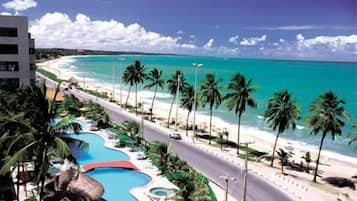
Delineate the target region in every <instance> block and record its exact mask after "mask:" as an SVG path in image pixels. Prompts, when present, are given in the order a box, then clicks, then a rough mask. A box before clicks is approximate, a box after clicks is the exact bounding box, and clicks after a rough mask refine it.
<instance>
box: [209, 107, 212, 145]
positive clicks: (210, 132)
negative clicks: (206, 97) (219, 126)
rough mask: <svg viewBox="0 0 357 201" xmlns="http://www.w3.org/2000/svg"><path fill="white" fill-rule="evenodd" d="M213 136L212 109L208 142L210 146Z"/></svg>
mask: <svg viewBox="0 0 357 201" xmlns="http://www.w3.org/2000/svg"><path fill="white" fill-rule="evenodd" d="M211 134H212V108H211V109H210V112H209V140H208V144H211Z"/></svg>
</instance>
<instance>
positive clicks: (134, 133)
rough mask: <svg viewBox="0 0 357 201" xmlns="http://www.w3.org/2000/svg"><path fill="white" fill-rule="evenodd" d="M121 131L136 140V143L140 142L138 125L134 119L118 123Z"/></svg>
mask: <svg viewBox="0 0 357 201" xmlns="http://www.w3.org/2000/svg"><path fill="white" fill-rule="evenodd" d="M119 129H120V131H121V133H123V134H126V135H128V136H130V137H131V138H134V139H135V140H136V143H137V144H140V125H139V124H138V123H137V122H135V121H124V122H123V123H122V124H120V125H119Z"/></svg>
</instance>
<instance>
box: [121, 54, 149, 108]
mask: <svg viewBox="0 0 357 201" xmlns="http://www.w3.org/2000/svg"><path fill="white" fill-rule="evenodd" d="M145 77H146V74H145V67H144V65H141V63H140V61H138V60H136V61H134V63H133V64H131V65H130V66H128V67H127V68H126V69H125V71H124V74H123V81H124V82H125V83H129V84H130V88H129V93H128V97H127V99H126V102H125V105H127V103H128V98H129V94H130V90H131V86H132V85H135V113H136V114H137V113H138V110H137V108H138V84H140V83H143V82H144V79H145Z"/></svg>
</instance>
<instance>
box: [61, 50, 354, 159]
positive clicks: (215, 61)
mask: <svg viewBox="0 0 357 201" xmlns="http://www.w3.org/2000/svg"><path fill="white" fill-rule="evenodd" d="M123 59H124V60H123ZM134 60H140V61H141V62H142V64H144V65H145V67H146V68H147V70H150V69H152V68H158V69H161V70H163V73H164V78H165V79H168V78H169V77H170V75H171V74H173V73H174V72H175V71H176V70H177V69H180V70H182V71H183V72H184V74H185V77H186V80H187V82H189V83H190V84H192V85H193V84H194V73H195V71H194V69H193V67H192V63H202V64H203V66H202V67H200V69H199V71H198V87H199V86H200V83H201V81H202V80H203V79H204V76H205V74H206V73H214V74H215V75H216V77H217V78H221V79H222V82H221V86H222V92H223V93H224V91H225V86H226V85H227V83H228V82H229V79H230V78H231V77H232V76H233V74H235V73H238V72H240V73H242V74H244V75H245V77H246V78H252V79H253V83H254V85H256V86H257V87H258V89H257V91H256V92H255V93H254V94H253V97H254V99H255V100H256V101H257V103H258V107H257V108H256V109H248V110H247V111H246V113H244V114H243V119H242V124H243V125H246V126H253V127H258V128H259V129H261V130H264V131H271V132H273V131H272V130H271V129H270V128H269V127H268V126H267V124H266V123H265V122H264V119H263V118H262V116H263V113H264V111H265V109H266V107H267V101H268V100H269V98H270V97H271V96H272V95H273V93H274V92H276V91H278V90H285V89H287V90H288V91H289V92H291V93H292V95H293V97H294V98H295V99H296V101H297V103H298V105H299V106H300V109H301V112H302V114H301V116H302V119H301V120H299V122H298V125H299V126H298V128H297V129H296V130H295V131H290V130H289V131H287V132H286V133H284V134H283V136H282V137H284V138H287V139H292V140H298V141H303V142H306V143H309V144H313V145H318V144H319V141H320V136H313V135H311V134H310V131H311V130H310V129H309V128H308V127H307V126H306V124H305V121H304V118H305V117H306V116H307V114H308V108H309V106H310V104H311V102H312V101H313V100H314V99H315V98H316V97H318V96H319V95H320V94H322V93H324V92H327V91H329V90H332V91H333V92H335V93H336V94H337V95H338V97H340V98H342V99H344V100H345V101H346V106H345V108H346V110H347V112H348V113H349V114H350V115H351V116H352V118H353V120H354V121H357V63H342V62H312V61H278V60H258V59H238V58H217V57H194V56H169V55H121V56H86V57H75V58H70V59H65V60H64V61H63V62H62V63H61V64H60V67H61V68H62V69H63V70H65V71H68V72H72V73H73V74H74V75H76V76H78V77H84V76H85V77H86V81H95V82H99V83H101V84H106V85H108V86H111V85H112V77H113V76H112V73H113V66H114V68H115V75H116V81H115V82H116V83H118V82H119V77H120V76H121V72H122V70H123V69H124V68H125V67H126V66H128V65H129V64H131V63H132V62H133V61H134ZM139 88H140V90H143V89H142V88H141V87H140V86H139ZM145 90H146V89H145ZM116 93H118V92H116ZM158 99H159V100H161V101H165V102H169V101H170V100H171V97H170V96H169V95H168V94H167V90H166V89H163V90H162V91H160V94H159V95H158ZM198 110H199V111H200V113H207V109H203V108H198ZM214 115H215V116H217V117H220V118H221V119H223V120H224V121H226V122H229V123H232V124H236V121H237V120H236V116H235V114H234V113H233V112H227V110H226V109H225V107H224V105H222V106H221V107H219V108H218V109H217V110H215V111H214ZM351 129H352V128H351V123H347V125H346V126H345V127H344V129H343V135H342V136H341V137H337V138H336V139H335V141H332V140H331V138H328V139H327V140H325V144H324V148H325V149H327V150H331V151H335V152H337V153H341V154H344V155H347V156H352V157H356V156H357V152H355V151H354V150H353V147H352V146H348V137H347V136H348V133H349V132H350V131H351Z"/></svg>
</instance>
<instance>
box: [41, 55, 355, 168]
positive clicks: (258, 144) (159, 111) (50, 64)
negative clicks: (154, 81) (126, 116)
mask: <svg viewBox="0 0 357 201" xmlns="http://www.w3.org/2000/svg"><path fill="white" fill-rule="evenodd" d="M88 56H90V55H84V57H88ZM99 56H100V55H99ZM77 57H83V56H82V55H80V56H64V57H60V58H57V59H54V60H48V61H46V62H43V63H39V64H37V65H38V66H39V67H40V68H41V67H42V68H44V69H45V70H48V71H51V72H53V73H55V74H56V75H57V76H58V77H59V78H63V79H69V78H71V77H75V78H76V79H77V80H79V83H80V85H81V83H82V82H81V81H80V80H83V78H82V77H80V76H77V75H74V74H73V72H63V69H61V68H59V65H61V64H63V63H69V62H70V61H69V60H71V59H74V58H77ZM93 81H94V80H92V81H91V79H90V78H86V88H87V89H91V90H98V89H100V90H99V91H105V92H107V93H108V94H111V92H112V87H109V86H108V85H107V84H103V83H100V84H99V83H95V82H93ZM117 86H118V85H117ZM116 88H117V87H116ZM126 93H127V92H126V90H123V97H122V100H123V102H124V101H125V99H126V95H127V94H126ZM151 93H152V92H151ZM162 95H165V94H162ZM134 96H135V95H134V93H132V94H131V98H129V104H132V103H133V102H134V101H133V99H134ZM142 96H144V98H142V101H143V102H144V104H146V105H145V106H150V104H151V96H150V92H148V91H141V92H138V100H139V97H142ZM115 99H119V91H118V90H117V89H116V92H115ZM155 103H156V104H155V105H154V113H155V115H157V116H159V117H161V118H164V119H167V114H168V108H169V107H170V104H169V103H165V102H162V101H160V100H157V99H156V100H155ZM158 105H160V108H159V107H158ZM145 110H147V108H145ZM175 110H176V109H175V106H174V108H173V111H172V115H171V118H172V117H175V113H176V111H175ZM186 114H187V113H186V111H185V110H183V109H181V108H180V109H179V120H180V121H182V122H185V120H186ZM192 118H193V114H191V115H190V120H191V122H192ZM208 119H209V116H208V115H206V114H202V113H200V112H197V113H196V120H197V125H200V124H202V123H203V122H208ZM212 121H213V122H214V125H220V126H219V128H227V130H228V131H229V133H230V134H229V140H230V141H233V142H235V141H236V137H237V136H236V133H237V131H236V130H237V128H236V127H237V126H236V125H233V124H231V123H228V122H226V121H224V120H222V119H221V118H219V117H216V116H213V117H212ZM191 132H192V131H191ZM244 133H248V135H247V134H244ZM274 139H275V135H274V133H272V132H268V131H265V130H262V129H259V128H258V127H252V126H245V125H242V126H241V141H242V142H243V141H253V142H255V144H254V145H252V147H254V148H256V149H258V150H259V151H266V152H268V153H269V152H271V149H272V144H273V143H274ZM346 146H347V145H346ZM278 147H282V148H286V147H290V148H291V147H292V148H293V149H292V151H293V152H294V153H296V155H295V156H296V157H297V158H300V156H302V155H303V154H304V153H305V152H306V151H310V153H311V154H312V155H313V156H314V155H316V154H317V151H318V147H317V146H316V145H312V144H308V143H306V142H303V141H298V140H291V139H288V138H285V136H284V135H282V136H281V137H280V138H279V142H278ZM302 147H303V148H302ZM321 154H322V157H323V158H322V160H323V162H330V159H335V160H338V161H341V162H344V163H347V164H350V165H357V160H356V159H357V158H356V157H352V156H346V155H344V154H341V153H337V152H335V151H331V150H326V149H325V150H322V152H321Z"/></svg>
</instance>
